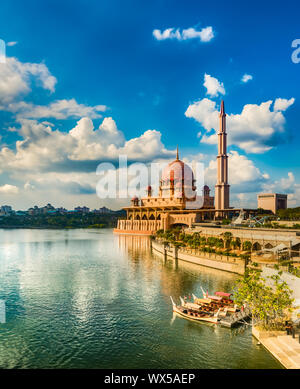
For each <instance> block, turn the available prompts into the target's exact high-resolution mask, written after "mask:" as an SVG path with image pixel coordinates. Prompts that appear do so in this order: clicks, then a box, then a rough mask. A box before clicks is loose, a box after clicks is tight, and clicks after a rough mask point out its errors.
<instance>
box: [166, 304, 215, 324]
mask: <svg viewBox="0 0 300 389" xmlns="http://www.w3.org/2000/svg"><path fill="white" fill-rule="evenodd" d="M173 312H175V313H177V314H178V315H179V316H181V317H184V318H185V319H188V320H191V321H194V322H198V323H199V322H207V323H213V324H218V323H219V319H218V318H217V317H214V316H211V317H195V316H191V315H188V314H186V313H183V312H182V311H181V310H180V309H179V308H178V307H176V306H173Z"/></svg>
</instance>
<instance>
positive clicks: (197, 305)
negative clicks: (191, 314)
mask: <svg viewBox="0 0 300 389" xmlns="http://www.w3.org/2000/svg"><path fill="white" fill-rule="evenodd" d="M184 306H185V307H186V308H189V309H199V304H194V303H189V302H187V303H185V304H184Z"/></svg>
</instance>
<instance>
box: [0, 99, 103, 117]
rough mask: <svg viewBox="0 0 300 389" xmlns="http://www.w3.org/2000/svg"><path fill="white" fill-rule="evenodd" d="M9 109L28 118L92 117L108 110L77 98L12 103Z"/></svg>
mask: <svg viewBox="0 0 300 389" xmlns="http://www.w3.org/2000/svg"><path fill="white" fill-rule="evenodd" d="M7 110H9V111H10V112H14V113H17V117H19V118H28V119H42V118H54V119H67V118H69V117H74V118H76V117H77V118H78V117H83V116H86V117H89V118H91V119H97V118H101V117H102V115H101V114H99V112H104V111H106V110H107V107H106V106H105V105H95V106H87V105H85V104H79V103H77V101H76V100H75V99H70V100H66V99H63V100H56V101H54V102H52V103H50V104H49V105H35V104H32V103H26V102H24V101H22V102H17V103H11V104H9V105H8V106H7Z"/></svg>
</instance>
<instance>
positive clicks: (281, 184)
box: [262, 172, 300, 207]
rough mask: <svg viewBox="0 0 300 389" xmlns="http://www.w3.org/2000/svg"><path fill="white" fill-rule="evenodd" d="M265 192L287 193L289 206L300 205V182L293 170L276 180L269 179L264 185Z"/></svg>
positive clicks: (263, 190)
mask: <svg viewBox="0 0 300 389" xmlns="http://www.w3.org/2000/svg"><path fill="white" fill-rule="evenodd" d="M262 192H263V193H274V192H276V193H286V194H287V195H288V206H289V207H296V206H300V183H299V182H297V181H296V178H295V175H294V173H293V172H288V173H287V176H286V177H282V178H280V179H277V180H274V181H268V182H266V183H265V184H264V185H263V188H262Z"/></svg>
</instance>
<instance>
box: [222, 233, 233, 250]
mask: <svg viewBox="0 0 300 389" xmlns="http://www.w3.org/2000/svg"><path fill="white" fill-rule="evenodd" d="M223 236H224V239H225V247H226V248H229V247H230V243H231V240H232V233H231V232H224V234H223Z"/></svg>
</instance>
